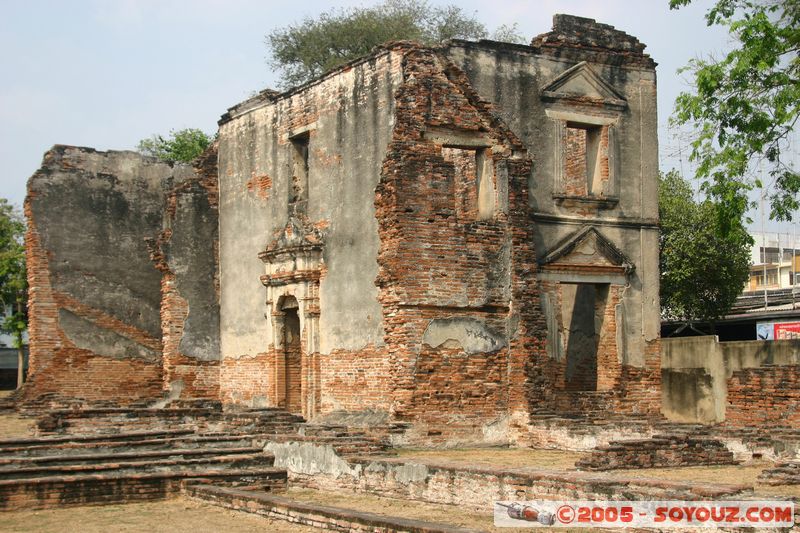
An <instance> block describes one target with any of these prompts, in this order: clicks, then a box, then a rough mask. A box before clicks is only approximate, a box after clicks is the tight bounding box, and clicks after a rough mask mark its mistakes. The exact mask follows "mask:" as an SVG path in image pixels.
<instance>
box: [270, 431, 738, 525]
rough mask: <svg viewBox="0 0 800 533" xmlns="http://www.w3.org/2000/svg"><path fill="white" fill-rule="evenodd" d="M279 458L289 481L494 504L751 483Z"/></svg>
mask: <svg viewBox="0 0 800 533" xmlns="http://www.w3.org/2000/svg"><path fill="white" fill-rule="evenodd" d="M266 449H267V450H268V451H269V452H270V453H273V454H274V455H275V465H276V466H277V467H279V468H286V469H287V470H288V473H289V482H290V483H292V484H293V485H295V486H303V487H308V488H313V489H319V490H334V491H341V490H347V491H353V492H364V493H370V494H376V495H379V496H386V497H389V498H401V499H409V500H418V501H425V502H430V503H445V504H454V505H460V506H465V507H468V508H472V509H476V510H483V511H486V510H488V509H489V508H490V507H491V505H492V502H494V501H496V500H522V499H552V500H559V499H565V500H566V499H586V500H590V499H598V500H605V499H614V498H627V499H637V498H639V499H656V500H658V499H661V500H669V499H685V500H700V499H704V498H705V499H713V498H725V497H730V498H733V497H738V496H739V495H742V494H743V493H747V492H749V491H750V490H751V489H752V487H748V486H744V485H736V486H733V485H724V486H723V485H712V484H702V483H693V484H688V483H680V482H674V481H664V480H658V479H641V478H618V479H608V478H607V477H606V476H603V475H599V474H591V473H585V472H564V471H554V470H534V469H518V470H513V469H508V468H498V467H484V466H474V465H464V464H446V463H436V464H433V463H427V464H421V463H413V462H408V461H405V460H403V459H397V458H379V459H376V458H374V457H360V458H358V457H356V458H350V459H347V460H346V459H344V458H342V457H341V456H339V455H337V454H336V453H335V452H334V450H333V449H332V448H331V447H330V446H316V445H314V444H311V443H270V444H268V445H267V448H266Z"/></svg>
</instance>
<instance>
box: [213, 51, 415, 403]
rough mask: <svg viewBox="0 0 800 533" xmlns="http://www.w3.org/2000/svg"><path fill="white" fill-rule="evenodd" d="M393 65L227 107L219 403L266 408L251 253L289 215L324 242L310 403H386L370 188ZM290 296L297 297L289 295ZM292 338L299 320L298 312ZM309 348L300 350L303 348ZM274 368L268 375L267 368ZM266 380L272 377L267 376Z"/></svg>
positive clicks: (258, 266)
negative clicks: (303, 182)
mask: <svg viewBox="0 0 800 533" xmlns="http://www.w3.org/2000/svg"><path fill="white" fill-rule="evenodd" d="M400 59H401V58H400V56H399V55H398V54H397V53H394V52H390V51H386V52H385V53H380V54H377V55H375V56H373V57H370V58H368V59H367V60H365V61H362V62H357V63H356V64H354V65H351V66H349V67H348V68H346V69H342V70H340V71H337V72H335V73H332V74H330V75H328V76H326V77H324V78H322V79H321V80H318V81H315V82H312V83H311V84H309V85H307V86H305V87H303V88H302V90H298V91H295V92H292V93H288V94H284V95H279V96H278V95H274V94H263V95H261V97H260V98H256V99H254V100H251V101H248V102H245V103H243V104H241V105H240V106H237V107H235V108H232V109H231V110H230V112H229V114H228V115H227V116H226V117H224V118H223V121H222V122H221V126H220V152H219V154H220V157H219V162H220V220H221V222H220V257H221V278H220V285H221V302H220V305H221V347H222V355H223V370H222V376H223V377H222V380H223V398H224V399H225V400H226V401H230V402H236V403H254V404H258V403H263V404H274V402H275V395H276V391H275V390H274V388H273V383H274V379H275V376H274V368H275V367H276V359H275V358H276V357H277V355H276V354H275V353H271V351H272V350H273V348H274V345H275V339H276V335H279V334H280V332H274V331H272V325H271V322H270V320H269V317H266V318H265V316H264V315H265V313H266V312H267V307H266V306H265V294H266V292H265V288H264V287H263V286H262V284H261V282H260V281H259V278H260V276H262V275H264V272H265V265H264V263H263V262H262V261H261V260H260V259H259V258H258V254H259V253H260V252H262V251H264V250H265V249H266V248H267V245H268V244H269V243H271V242H272V241H273V240H274V239H275V238H276V236H277V235H278V233H280V232H281V230H283V229H284V227H285V226H286V225H287V223H288V222H289V216H290V214H295V215H296V216H297V219H298V220H300V219H302V220H303V221H304V222H305V223H307V224H309V225H311V226H314V227H316V228H317V229H318V230H319V231H320V232H321V234H322V235H323V236H324V252H323V264H324V276H323V277H322V279H321V281H320V286H319V305H320V309H319V339H318V340H319V351H320V353H321V354H322V355H321V359H320V363H319V364H320V365H321V366H320V368H321V370H320V379H321V380H322V381H321V383H320V384H319V388H320V391H321V392H320V394H321V397H320V398H318V399H317V400H316V401H318V402H319V403H320V404H321V405H323V406H325V408H326V409H337V408H346V409H357V408H358V407H359V404H360V403H361V400H362V399H363V398H365V397H367V396H370V397H371V398H372V399H371V402H370V403H377V404H378V405H384V406H385V405H386V404H385V400H384V399H383V397H382V396H381V395H380V394H379V393H376V392H374V391H373V390H372V389H373V388H374V387H375V386H377V384H378V383H379V382H380V381H381V380H383V379H386V372H385V367H384V366H383V365H382V362H383V361H385V359H383V358H381V357H380V356H379V354H380V353H381V350H382V346H383V327H382V319H381V318H382V317H381V307H380V304H379V303H378V299H377V288H376V287H375V284H374V282H375V278H376V275H377V268H378V267H377V263H376V261H375V257H376V255H377V249H378V234H377V222H376V220H375V215H374V212H375V207H374V205H373V202H374V191H375V185H376V184H377V182H378V178H379V175H380V170H381V165H382V162H383V157H384V153H385V149H386V145H387V144H388V142H389V137H390V133H391V128H392V123H393V106H394V99H393V95H394V91H395V89H396V87H397V84H398V81H399V75H400ZM296 135H307V136H308V146H309V153H308V184H307V188H306V189H307V193H306V194H307V199H306V201H305V202H304V205H300V204H298V205H297V206H296V210H300V211H301V212H297V211H296V210H295V212H294V213H290V206H289V199H290V194H291V193H292V179H291V178H292V175H293V164H292V162H293V159H292V157H293V146H292V144H291V141H290V140H289V138H290V137H293V136H296ZM296 296H297V297H298V298H300V296H301V295H296ZM300 321H301V331H304V332H306V333H304V341H307V339H306V338H305V337H306V334H307V333H308V331H309V328H307V327H306V326H307V317H306V316H303V314H302V313H301V316H300ZM306 348H308V347H306ZM271 369H273V370H271ZM271 374H272V375H271Z"/></svg>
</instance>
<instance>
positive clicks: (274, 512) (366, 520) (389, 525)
mask: <svg viewBox="0 0 800 533" xmlns="http://www.w3.org/2000/svg"><path fill="white" fill-rule="evenodd" d="M185 494H186V495H187V496H189V497H190V498H193V499H197V500H201V501H203V502H206V503H212V504H214V505H218V506H220V507H226V508H228V509H234V510H237V511H245V512H248V513H254V514H258V515H261V516H266V517H268V518H272V519H276V520H284V521H286V522H292V523H295V524H303V525H307V526H311V527H315V528H320V529H328V530H333V531H342V532H346V533H350V532H359V531H364V532H383V531H394V532H407V533H480V532H479V531H477V530H474V529H466V528H461V527H455V526H449V525H446V524H438V523H433V522H424V521H421V520H409V519H406V518H397V517H392V516H383V515H378V514H374V513H364V512H359V511H354V510H351V509H341V508H337V507H328V506H323V505H311V504H307V503H301V502H296V501H293V500H290V499H288V498H283V497H280V496H275V495H272V494H267V493H264V492H255V491H247V490H241V489H232V488H224V487H213V486H209V485H189V486H187V487H186V489H185Z"/></svg>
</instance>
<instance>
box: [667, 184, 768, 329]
mask: <svg viewBox="0 0 800 533" xmlns="http://www.w3.org/2000/svg"><path fill="white" fill-rule="evenodd" d="M658 211H659V216H660V218H661V235H660V239H659V250H660V254H659V266H660V269H661V310H662V315H663V316H664V317H666V318H670V319H676V320H684V321H686V322H689V323H691V322H697V321H700V322H709V323H711V325H712V330H713V327H714V322H715V321H716V320H717V319H719V318H721V317H723V316H725V315H726V314H727V313H728V311H730V308H731V306H732V305H733V303H734V302H735V301H736V297H737V296H739V294H741V292H742V289H743V288H744V284H745V282H746V281H747V278H748V275H749V271H750V246H751V245H752V243H753V241H752V238H751V237H750V235H749V234H748V233H747V230H746V228H745V227H744V226H743V224H742V223H741V221H739V222H738V224H734V223H730V221H728V224H722V223H721V222H720V219H719V217H717V216H716V213H717V205H716V204H715V203H714V202H713V201H711V200H703V201H695V199H694V193H693V191H692V187H691V185H690V184H689V183H687V182H686V180H684V179H683V178H682V177H681V176H680V175H679V174H678V172H676V171H675V170H673V171H671V172H669V173H667V174H662V175H661V176H660V177H659V187H658Z"/></svg>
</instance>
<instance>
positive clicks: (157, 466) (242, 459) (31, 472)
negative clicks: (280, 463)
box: [0, 453, 274, 480]
mask: <svg viewBox="0 0 800 533" xmlns="http://www.w3.org/2000/svg"><path fill="white" fill-rule="evenodd" d="M273 460H274V458H273V457H272V456H270V455H265V454H262V453H258V454H231V455H214V456H200V457H191V458H187V459H172V458H169V459H167V458H161V459H151V460H143V461H116V462H110V461H104V462H98V463H90V464H67V465H58V464H45V465H35V466H16V465H12V466H8V465H7V466H3V467H0V480H13V479H32V478H40V477H52V476H70V475H79V474H83V475H85V474H96V473H110V472H117V473H120V474H122V473H130V474H138V473H146V472H155V471H169V472H184V471H193V470H196V469H198V468H202V469H206V470H222V469H231V468H243V467H250V466H271V465H272V462H273Z"/></svg>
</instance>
